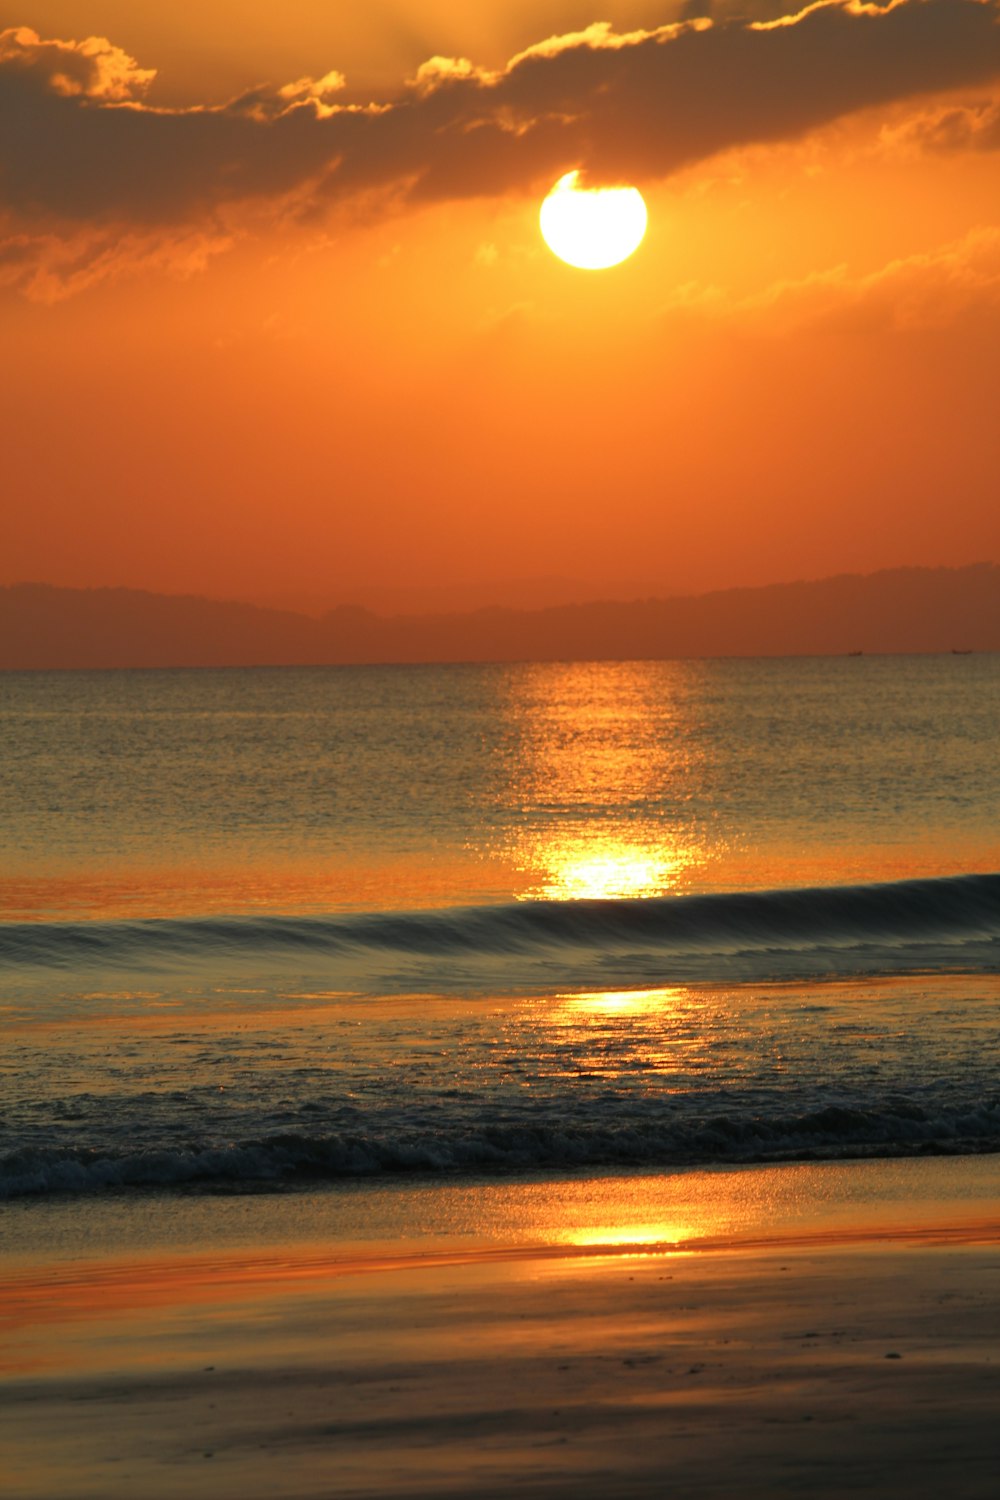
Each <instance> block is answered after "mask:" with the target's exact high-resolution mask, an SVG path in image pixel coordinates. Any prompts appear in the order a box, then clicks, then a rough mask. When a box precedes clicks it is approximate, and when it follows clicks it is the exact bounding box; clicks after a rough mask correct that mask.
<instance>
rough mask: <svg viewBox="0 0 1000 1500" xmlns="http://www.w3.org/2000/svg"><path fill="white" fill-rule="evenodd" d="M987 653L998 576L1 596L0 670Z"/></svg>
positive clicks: (996, 636)
mask: <svg viewBox="0 0 1000 1500" xmlns="http://www.w3.org/2000/svg"><path fill="white" fill-rule="evenodd" d="M932 651H1000V567H998V566H997V565H996V564H994V563H975V564H972V565H970V566H967V567H962V568H893V569H886V570H884V571H882V572H878V573H870V574H864V575H862V574H854V573H847V574H840V575H838V576H836V577H832V578H823V579H818V580H814V581H809V582H799V583H778V584H769V585H767V586H765V587H760V588H737V589H724V590H719V591H717V592H714V593H709V594H698V595H681V596H675V597H672V598H666V599H641V600H635V601H633V602H630V603H620V602H609V601H606V602H595V603H592V604H563V605H553V606H551V607H549V608H546V609H510V608H489V609H480V610H475V611H472V612H470V613H465V614H459V613H453V614H438V615H397V616H394V617H384V616H381V615H376V614H373V613H372V612H371V611H369V610H366V609H362V608H361V607H359V606H353V605H345V606H343V607H341V608H339V609H334V610H331V611H329V612H328V613H327V614H325V615H324V616H322V618H320V619H318V620H317V619H313V618H310V617H309V616H307V615H302V614H296V613H295V612H293V611H291V610H278V609H268V608H265V607H263V606H260V605H254V604H240V603H234V602H232V601H224V600H217V599H205V598H200V597H198V596H195V595H190V594H154V593H148V592H145V591H143V590H139V589H125V588H99V589H67V588H56V587H54V586H52V585H49V584H39V583H21V584H13V585H10V586H8V587H6V588H0V669H3V670H12V669H13V670H28V669H43V668H102V667H216V666H219V667H221V666H234V667H235V666H283V665H288V666H292V665H301V666H313V665H315V666H319V665H348V664H367V663H392V662H399V663H404V662H487V661H572V660H577V661H602V660H603V661H628V660H642V659H653V660H655V659H660V658H663V659H669V658H677V657H705V656H813V655H815V656H828V655H845V654H849V653H851V652H864V653H882V652H889V653H891V652H932Z"/></svg>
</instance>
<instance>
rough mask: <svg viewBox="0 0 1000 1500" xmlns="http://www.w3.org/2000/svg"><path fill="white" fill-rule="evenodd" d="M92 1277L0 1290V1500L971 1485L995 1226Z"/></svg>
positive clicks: (292, 1499) (990, 1455) (834, 1492)
mask: <svg viewBox="0 0 1000 1500" xmlns="http://www.w3.org/2000/svg"><path fill="white" fill-rule="evenodd" d="M860 1233H861V1231H860V1226H859V1234H860ZM104 1269H105V1275H104V1276H103V1279H102V1277H101V1276H100V1275H90V1274H89V1273H88V1271H87V1268H85V1267H82V1266H78V1267H76V1268H75V1271H74V1268H73V1267H72V1266H67V1265H63V1266H62V1268H61V1269H58V1268H56V1267H50V1268H49V1271H48V1281H47V1283H46V1282H45V1280H44V1274H43V1277H42V1282H40V1283H39V1285H38V1286H36V1288H35V1295H32V1288H31V1287H30V1285H29V1284H28V1283H27V1282H26V1281H24V1282H22V1285H21V1288H20V1294H18V1293H17V1292H16V1291H14V1289H13V1288H12V1287H11V1286H10V1285H9V1284H8V1285H7V1286H5V1288H4V1297H3V1301H2V1304H0V1305H3V1306H4V1307H5V1309H6V1316H7V1319H8V1329H7V1336H6V1338H5V1340H4V1344H5V1349H6V1356H5V1367H4V1369H3V1370H2V1371H0V1391H2V1394H3V1401H2V1403H0V1442H2V1446H3V1452H4V1454H5V1475H6V1478H7V1481H8V1483H9V1486H10V1488H9V1493H10V1494H11V1496H12V1500H98V1497H100V1500H134V1497H135V1496H136V1495H138V1494H142V1495H143V1496H144V1497H149V1500H176V1496H177V1495H178V1494H181V1493H183V1494H184V1495H185V1496H190V1497H194V1500H201V1497H204V1500H209V1497H211V1500H267V1497H270V1500H321V1497H324V1500H325V1497H329V1496H330V1495H332V1494H336V1495H337V1496H338V1497H356V1500H362V1497H364V1500H376V1497H377V1500H404V1497H407V1500H409V1497H423V1500H431V1497H436V1496H469V1495H473V1494H475V1495H476V1496H477V1497H480V1500H504V1497H506V1496H509V1495H511V1494H514V1493H516V1494H518V1495H528V1496H534V1497H543V1496H545V1497H556V1496H558V1497H569V1496H582V1497H584V1500H598V1497H602V1500H604V1497H607V1496H615V1497H616V1500H617V1497H623V1500H624V1497H637V1500H638V1497H643V1500H645V1497H653V1496H660V1495H662V1494H663V1493H664V1491H665V1489H666V1488H667V1487H669V1488H671V1489H672V1490H673V1491H674V1492H676V1493H678V1494H680V1495H684V1496H697V1497H699V1500H702V1497H704V1500H725V1497H731V1496H733V1495H736V1494H739V1495H741V1496H747V1497H751V1500H765V1497H767V1496H772V1495H775V1494H783V1495H792V1496H801V1497H803V1500H805V1497H806V1496H808V1497H811V1500H813V1497H823V1500H842V1497H844V1496H846V1495H851V1494H861V1495H866V1494H869V1495H875V1494H877V1495H878V1496H879V1497H880V1500H882V1497H890V1500H896V1497H898V1500H904V1497H905V1500H932V1497H934V1500H936V1497H937V1496H939V1495H940V1494H941V1493H942V1492H946V1493H948V1494H950V1495H951V1496H953V1497H957V1500H988V1497H991V1496H992V1494H993V1493H994V1488H995V1461H996V1426H995V1394H996V1372H997V1364H998V1363H1000V1336H998V1333H997V1329H998V1328H1000V1276H998V1274H997V1273H998V1272H1000V1224H997V1222H996V1221H994V1222H993V1223H992V1224H991V1225H986V1224H985V1223H982V1222H980V1223H979V1224H978V1225H966V1226H961V1227H960V1226H952V1229H951V1230H945V1229H944V1228H942V1227H941V1226H938V1227H930V1228H924V1229H923V1230H921V1229H918V1228H916V1227H914V1228H913V1229H912V1230H911V1231H910V1233H909V1236H908V1237H904V1236H903V1235H902V1232H897V1233H895V1234H890V1235H889V1236H887V1237H883V1236H878V1237H873V1236H872V1235H871V1234H870V1233H868V1234H865V1235H863V1237H860V1238H853V1239H852V1238H850V1237H849V1233H848V1232H841V1233H840V1234H839V1235H838V1236H837V1237H836V1238H835V1239H834V1240H832V1241H831V1240H830V1239H829V1238H827V1239H825V1240H819V1241H816V1242H813V1243H805V1242H804V1240H803V1239H802V1238H801V1237H800V1238H799V1239H798V1241H791V1240H788V1241H779V1240H773V1241H771V1242H769V1243H766V1244H762V1243H761V1242H757V1243H755V1244H750V1243H746V1244H743V1245H741V1246H739V1247H738V1248H734V1247H732V1246H723V1245H721V1244H718V1245H714V1246H712V1247H711V1248H709V1247H707V1246H703V1247H702V1249H701V1251H700V1252H699V1251H698V1250H695V1249H693V1248H690V1247H686V1248H683V1249H678V1248H676V1247H669V1248H664V1247H662V1246H657V1247H652V1246H641V1247H637V1246H635V1245H620V1246H616V1247H608V1246H603V1247H594V1246H577V1247H573V1246H569V1245H550V1246H541V1247H537V1246H536V1247H533V1248H531V1247H526V1246H522V1247H520V1248H519V1249H511V1248H510V1247H508V1249H507V1250H504V1249H503V1248H502V1247H480V1248H479V1251H478V1252H477V1250H476V1249H474V1248H472V1247H465V1249H464V1251H457V1250H456V1251H455V1252H454V1254H452V1255H448V1256H446V1255H444V1254H439V1255H435V1254H434V1253H433V1252H429V1253H426V1254H424V1255H423V1256H422V1257H416V1258H414V1257H411V1258H410V1259H408V1260H407V1259H406V1258H405V1257H399V1258H398V1259H397V1260H396V1262H395V1263H390V1262H389V1261H388V1260H384V1261H382V1262H378V1263H376V1262H373V1261H371V1260H361V1261H359V1262H356V1263H355V1264H353V1265H350V1266H347V1265H346V1264H345V1265H342V1266H341V1267H340V1268H339V1270H338V1269H337V1268H334V1267H331V1265H330V1264H329V1262H327V1263H326V1264H323V1262H322V1257H320V1256H319V1255H318V1254H316V1253H315V1252H314V1253H313V1255H312V1258H311V1259H310V1258H309V1257H306V1258H305V1259H303V1258H302V1256H301V1255H297V1254H295V1253H293V1251H292V1247H286V1251H285V1255H284V1258H283V1259H277V1258H275V1259H274V1260H273V1262H272V1263H271V1264H270V1265H269V1266H267V1267H263V1266H261V1265H260V1264H258V1265H256V1266H252V1265H251V1266H250V1267H249V1274H247V1271H248V1268H247V1266H246V1264H245V1263H241V1261H240V1258H239V1257H234V1258H233V1263H232V1264H230V1265H229V1266H227V1267H217V1268H216V1273H217V1274H216V1275H215V1277H214V1279H213V1278H212V1277H206V1274H205V1270H206V1268H205V1267H204V1266H202V1267H200V1268H192V1267H191V1266H190V1265H187V1264H185V1261H184V1258H183V1257H181V1258H178V1259H177V1260H176V1261H175V1262H173V1264H172V1265H171V1263H170V1262H167V1263H163V1262H161V1263H151V1262H148V1263H146V1264H145V1265H143V1264H141V1263H132V1264H131V1265H125V1264H124V1263H117V1264H116V1263H110V1262H107V1261H106V1262H105V1267H104ZM192 1269H194V1270H195V1271H196V1274H194V1275H193V1276H192V1275H191V1274H190V1273H191V1271H192ZM373 1270H377V1272H378V1274H375V1275H373V1274H369V1273H370V1272H372V1271H373ZM265 1271H266V1274H265ZM12 1291H14V1295H11V1293H12Z"/></svg>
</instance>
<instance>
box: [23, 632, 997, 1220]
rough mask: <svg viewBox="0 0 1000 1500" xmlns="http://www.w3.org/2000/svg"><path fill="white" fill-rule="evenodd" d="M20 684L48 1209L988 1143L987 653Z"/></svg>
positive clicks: (26, 868)
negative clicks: (144, 1198) (127, 1198)
mask: <svg viewBox="0 0 1000 1500" xmlns="http://www.w3.org/2000/svg"><path fill="white" fill-rule="evenodd" d="M0 715H2V739H3V756H2V759H0V818H2V840H3V844H2V846H3V851H4V857H3V868H2V873H0V975H2V992H0V1025H2V1029H3V1035H4V1047H3V1057H2V1068H3V1087H2V1104H0V1196H2V1197H3V1198H4V1199H6V1200H8V1203H9V1202H10V1201H11V1200H15V1199H16V1200H20V1202H21V1203H22V1204H23V1205H24V1206H25V1210H26V1211H29V1210H30V1208H31V1206H32V1205H35V1206H39V1205H43V1204H51V1203H60V1204H65V1203H67V1202H70V1201H76V1200H79V1201H81V1202H82V1201H84V1200H85V1201H86V1203H87V1204H88V1205H89V1207H88V1212H89V1213H94V1212H99V1209H100V1204H101V1203H102V1202H104V1201H109V1202H110V1201H111V1200H114V1201H116V1202H119V1203H120V1202H121V1196H122V1194H123V1193H124V1194H128V1195H131V1196H133V1197H135V1196H136V1195H138V1199H142V1195H147V1196H148V1195H153V1196H156V1197H157V1198H158V1199H159V1200H162V1199H163V1198H164V1196H166V1197H167V1198H169V1197H170V1196H171V1195H179V1196H185V1195H186V1196H190V1195H191V1194H200V1195H206V1194H209V1195H211V1194H215V1195H220V1194H223V1195H226V1196H227V1197H228V1198H232V1197H240V1196H241V1195H244V1194H245V1195H258V1196H259V1195H260V1194H261V1193H265V1194H266V1193H282V1194H285V1195H291V1196H292V1197H294V1195H295V1194H297V1193H302V1192H305V1191H315V1190H316V1189H317V1187H321V1188H324V1189H327V1188H329V1189H337V1188H338V1186H339V1185H342V1184H348V1183H355V1184H357V1183H365V1184H368V1185H369V1187H370V1186H371V1185H372V1184H378V1183H390V1184H396V1185H398V1184H399V1183H400V1182H404V1181H405V1183H406V1187H407V1192H410V1191H411V1190H412V1189H421V1188H422V1187H423V1186H425V1185H426V1186H428V1187H430V1186H432V1185H433V1184H434V1183H437V1182H442V1181H447V1182H449V1183H451V1184H453V1185H454V1184H456V1183H459V1184H460V1183H462V1182H468V1183H470V1184H475V1185H476V1186H477V1189H482V1188H483V1184H486V1185H487V1186H488V1185H489V1184H490V1183H502V1182H507V1181H510V1180H511V1179H514V1178H521V1179H523V1180H527V1179H528V1178H529V1177H533V1179H534V1180H537V1179H538V1178H539V1177H541V1178H543V1179H547V1180H550V1181H553V1182H554V1181H557V1180H559V1181H562V1180H568V1179H571V1178H574V1177H576V1178H581V1177H583V1178H585V1177H586V1176H587V1174H593V1173H601V1172H603V1173H607V1172H626V1173H627V1172H632V1173H635V1172H646V1171H677V1172H702V1171H705V1170H713V1169H720V1168H724V1167H727V1166H732V1165H743V1164H748V1163H786V1162H813V1161H817V1160H821V1161H830V1162H838V1163H849V1162H851V1161H853V1160H855V1159H857V1158H867V1159H871V1158H886V1159H889V1158H899V1157H907V1156H941V1155H954V1156H963V1155H975V1154H981V1153H984V1152H995V1151H997V1150H998V1149H1000V1027H998V1000H1000V978H998V976H1000V873H998V872H1000V833H998V824H997V815H998V812H1000V754H998V750H997V747H998V745H1000V656H996V655H972V656H964V655H963V656H956V655H948V656H924V657H860V658H858V657H851V658H822V659H818V658H813V659H809V658H795V659H783V660H772V659H768V660H725V661H698V662H639V663H601V664H587V663H584V664H555V665H550V664H545V665H531V664H519V665H510V666H484V667H476V666H453V667H448V666H426V667H365V668H360V667H359V668H329V669H325V668H309V669H298V668H269V669H259V670H229V671H197V670H186V671H173V672H172V671H141V672H139V671H136V672H129V671H114V672H111V671H109V672H94V673H89V672H66V673H57V672H52V673H7V674H3V675H0ZM138 1199H137V1201H138Z"/></svg>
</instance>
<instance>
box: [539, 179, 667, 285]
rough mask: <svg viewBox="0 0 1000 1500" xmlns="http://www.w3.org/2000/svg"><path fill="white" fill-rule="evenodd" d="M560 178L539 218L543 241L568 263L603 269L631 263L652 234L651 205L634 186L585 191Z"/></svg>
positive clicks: (583, 268)
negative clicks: (649, 226) (648, 207)
mask: <svg viewBox="0 0 1000 1500" xmlns="http://www.w3.org/2000/svg"><path fill="white" fill-rule="evenodd" d="M579 178H580V173H579V172H578V171H575V172H567V173H566V174H565V176H564V177H560V179H559V181H558V182H557V183H556V185H555V187H554V188H553V189H552V191H551V192H550V193H549V196H548V197H547V198H546V199H545V202H544V203H543V204H542V208H541V213H540V214H539V224H540V225H541V230H542V238H543V239H544V241H545V243H546V244H547V245H548V247H549V249H550V250H551V251H552V253H553V255H558V257H559V259H560V260H564V261H565V262H566V264H567V265H570V266H578V267H579V268H580V270H582V271H603V270H605V269H606V267H608V266H616V265H618V263H619V262H620V261H623V260H627V259H628V257H629V256H630V255H631V254H632V252H633V250H636V249H637V248H638V246H639V244H640V242H641V240H642V237H643V235H644V234H645V233H646V205H645V203H644V202H643V197H642V194H641V193H640V192H639V189H638V188H634V187H599V188H583V187H579V186H578V182H579Z"/></svg>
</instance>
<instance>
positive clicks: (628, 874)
mask: <svg viewBox="0 0 1000 1500" xmlns="http://www.w3.org/2000/svg"><path fill="white" fill-rule="evenodd" d="M595 844H596V847H594V846H593V845H591V846H588V845H587V844H579V843H578V844H574V845H570V846H569V847H560V846H559V845H555V844H553V845H548V846H546V845H545V844H544V842H543V843H542V844H541V845H540V847H539V848H538V849H536V851H535V860H536V861H537V863H538V864H540V865H542V868H543V873H542V875H541V878H540V879H539V880H538V881H537V883H536V884H534V885H532V886H531V887H530V888H529V889H528V890H527V891H525V892H524V893H523V897H524V899H528V900H549V901H586V900H592V901H593V900H601V899H605V900H609V899H624V898H628V897H638V896H662V895H664V894H666V893H667V892H668V891H670V890H671V889H672V888H674V887H675V886H676V884H677V876H678V875H679V874H680V872H681V871H682V870H683V869H684V868H685V867H686V866H687V865H688V864H690V863H691V858H692V856H691V855H690V854H688V855H687V856H685V854H683V853H682V852H681V851H680V850H676V851H674V850H671V851H665V850H655V851H653V850H647V849H642V848H637V847H635V846H634V845H630V844H628V843H627V842H625V841H621V842H617V841H615V840H612V839H609V838H607V837H605V838H604V839H603V840H599V841H598V840H595Z"/></svg>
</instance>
